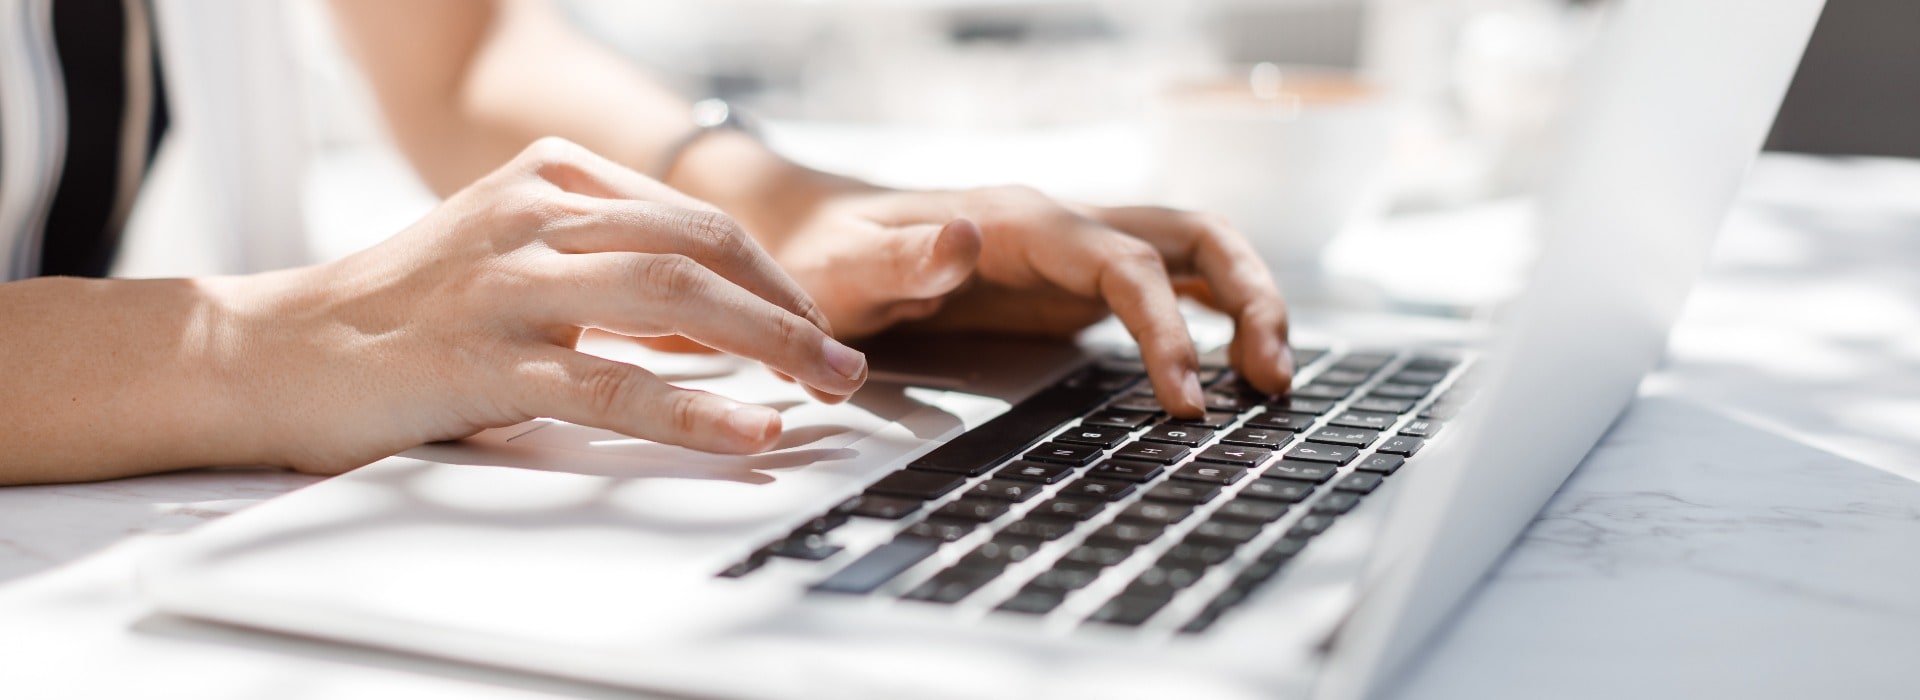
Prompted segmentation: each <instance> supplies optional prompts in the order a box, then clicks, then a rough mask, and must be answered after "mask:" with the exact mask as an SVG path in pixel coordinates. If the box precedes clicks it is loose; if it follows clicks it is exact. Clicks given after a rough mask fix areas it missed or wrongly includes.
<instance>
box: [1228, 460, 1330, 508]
mask: <svg viewBox="0 0 1920 700" xmlns="http://www.w3.org/2000/svg"><path fill="white" fill-rule="evenodd" d="M1312 466H1314V467H1320V466H1321V465H1318V464H1315V465H1312ZM1328 471H1329V472H1331V470H1328ZM1269 473H1271V472H1269ZM1323 478H1324V477H1323ZM1312 493H1313V484H1311V483H1308V482H1305V481H1294V480H1292V479H1254V480H1253V483H1251V484H1247V487H1246V488H1244V489H1240V498H1241V499H1248V498H1257V499H1260V500H1263V501H1278V502H1280V503H1299V502H1301V501H1304V500H1306V498H1307V496H1308V495H1310V494H1312Z"/></svg>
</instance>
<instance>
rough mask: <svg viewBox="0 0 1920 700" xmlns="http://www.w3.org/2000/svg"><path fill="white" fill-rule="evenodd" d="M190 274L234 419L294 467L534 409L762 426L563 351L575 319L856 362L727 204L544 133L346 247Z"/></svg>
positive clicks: (847, 378)
mask: <svg viewBox="0 0 1920 700" xmlns="http://www.w3.org/2000/svg"><path fill="white" fill-rule="evenodd" d="M207 284H208V286H209V288H210V289H211V291H213V292H214V294H215V299H216V301H217V303H216V305H215V306H216V309H217V310H216V311H215V312H214V313H213V316H214V318H215V319H217V320H216V322H215V323H214V324H212V326H211V327H212V328H213V329H215V330H214V332H213V336H214V338H213V340H214V343H213V344H214V345H215V346H216V347H217V348H219V353H218V354H219V357H220V361H222V362H223V363H224V366H225V367H228V368H229V371H228V376H229V377H231V378H232V382H231V384H232V385H234V386H237V387H238V389H236V390H235V392H233V393H232V394H231V395H230V396H228V397H227V398H228V400H229V403H230V404H231V405H232V406H234V407H236V408H238V409H239V410H240V414H241V415H242V416H243V417H244V418H245V419H246V420H247V421H250V423H251V425H250V426H249V427H250V429H249V430H247V431H246V439H250V440H256V441H257V443H256V444H255V445H253V448H254V449H253V452H254V453H255V454H257V455H259V456H260V458H261V461H265V462H270V463H278V464H286V465H289V466H293V467H296V468H299V469H301V470H303V471H313V472H322V473H333V472H338V471H342V470H345V469H350V468H353V467H356V466H359V465H361V464H365V463H368V462H371V461H373V460H376V459H379V458H381V457H384V456H387V455H390V454H393V453H395V452H398V451H400V450H404V449H406V448H408V447H412V446H414V445H418V444H421V443H425V442H430V441H435V440H446V439H453V438H458V437H463V436H466V435H470V434H473V433H475V432H478V431H480V430H484V429H487V428H492V427H498V426H504V425H511V424H514V423H518V422H521V421H524V420H528V419H530V418H534V417H540V416H547V417H553V418H558V419H561V420H566V421H570V422H574V423H579V424H582V425H588V426H594V427H600V428H607V429H610V430H614V431H617V432H620V433H623V434H626V435H631V436H634V437H639V438H646V439H650V440H656V441H659V442H665V443H671V444H677V445H684V446H687V447H691V448H695V449H701V450H707V451H713V452H732V453H747V452H757V451H760V450H764V449H767V448H768V447H770V446H771V445H772V444H773V442H774V439H775V438H776V437H777V436H778V435H779V433H780V416H779V414H778V413H777V412H775V411H774V410H772V409H769V408H766V407H762V406H754V405H746V404H741V403H738V402H735V401H732V400H729V399H726V398H722V397H720V396H717V395H714V394H709V393H705V392H700V391H693V390H688V389H682V388H678V387H674V386H671V385H669V384H667V383H665V382H664V381H662V380H661V379H660V378H658V377H656V376H654V375H653V374H652V373H649V372H647V371H646V370H644V369H641V368H639V367H635V366H632V365H628V364H623V363H619V362H613V361H610V360H605V359H601V358H597V357H593V356H589V355H586V354H584V353H581V352H578V351H576V350H575V349H574V345H575V343H576V342H577V341H578V340H579V337H580V334H581V333H582V332H583V330H584V329H587V328H599V329H604V330H607V331H611V332H613V333H618V334H622V335H628V336H641V337H648V336H663V335H681V336H685V337H687V338H690V339H692V340H695V341H698V342H700V343H702V344H705V345H707V346H710V347H712V348H715V349H718V350H721V351H724V352H728V353H732V354H735V355H739V356H742V357H746V358H750V359H754V360H758V361H760V362H763V363H765V364H766V365H767V366H768V367H769V368H771V369H773V370H775V371H777V372H780V373H782V374H785V375H788V376H791V377H793V378H795V379H796V380H797V381H799V382H801V383H802V384H803V385H805V386H806V387H807V388H808V389H809V390H810V391H811V392H812V393H814V394H815V395H816V396H820V397H822V398H824V399H827V400H838V399H840V398H844V397H846V396H847V395H850V394H852V393H853V392H854V390H856V389H858V388H859V387H860V385H861V384H862V383H863V382H864V381H865V380H866V376H867V364H866V358H865V356H864V355H862V354H860V353H859V352H858V351H855V350H853V349H851V348H848V347H847V346H845V345H842V344H840V343H839V342H838V341H836V340H834V339H833V336H832V332H831V329H830V328H829V327H828V325H827V320H826V317H825V316H824V315H823V314H822V313H821V312H820V311H819V310H818V309H817V308H816V307H815V305H814V303H813V301H812V299H810V298H809V297H808V296H807V294H806V293H805V292H804V291H802V290H801V288H800V286H799V285H798V284H796V283H795V282H794V281H793V280H792V279H791V278H789V277H788V276H787V274H786V273H785V272H783V271H782V270H781V268H780V267H779V265H777V264H776V263H775V262H774V261H773V259H772V258H771V257H769V256H768V255H767V253H766V252H765V251H763V250H762V249H761V248H760V247H759V245H758V244H757V243H755V242H754V240H753V238H752V237H750V236H748V235H747V234H746V233H745V232H743V231H742V230H741V229H740V227H739V226H737V225H735V224H734V222H733V221H732V220H731V219H729V218H728V217H727V216H725V215H724V214H721V213H720V212H719V210H717V209H715V208H713V207H711V206H708V205H706V204H704V203H702V202H699V201H697V200H694V199H692V198H690V197H687V196H686V195H683V194H680V193H679V192H676V191H674V190H673V189H671V188H669V187H667V186H665V185H663V184H660V183H659V182H656V181H654V180H652V179H649V178H647V177H645V176H643V175H640V174H638V173H635V172H633V171H631V170H628V169H626V168H624V167H622V166H619V165H617V164H615V163H613V162H611V161H608V160H606V159H604V158H601V157H599V156H597V155H594V154H592V153H589V152H588V151H586V150H585V149H583V148H581V147H579V146H576V145H574V144H572V143H570V142H567V141H563V140H560V139H544V140H541V141H539V142H537V143H535V144H533V145H532V146H530V147H529V148H527V149H526V150H525V151H523V152H522V153H521V154H520V155H519V156H518V157H517V158H515V159H514V160H513V161H512V162H510V163H508V164H507V165H506V166H504V167H502V168H500V169H499V170H497V171H495V172H493V173H492V174H490V175H488V176H487V177H485V178H483V179H481V180H480V181H478V182H476V183H474V184H473V185H472V186H469V187H468V188H466V189H465V190H463V191H461V192H459V193H457V194H456V195H454V196H453V197H451V198H449V199H448V200H447V201H446V202H445V203H443V204H441V205H440V206H439V207H438V208H436V209H435V210H434V211H433V212H432V213H430V214H428V215H427V216H426V217H425V218H424V219H422V220H421V221H419V222H418V223H416V224H414V225H413V226H411V227H409V228H408V229H407V230H405V231H403V232H401V233H400V234H398V235H396V236H394V237H393V238H391V239H389V240H387V241H386V242H384V243H382V244H380V245H378V246H375V247H373V248H370V249H368V250H366V251H362V252H360V253H358V254H355V255H353V256H350V257H348V258H345V259H342V260H339V261H337V262H333V263H329V264H326V265H321V266H316V267H310V268H302V269H298V270H289V271H285V272H278V273H269V274H266V275H256V276H251V277H238V278H226V279H221V280H217V281H209V282H208V283H207Z"/></svg>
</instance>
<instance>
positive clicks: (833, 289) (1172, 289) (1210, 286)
mask: <svg viewBox="0 0 1920 700" xmlns="http://www.w3.org/2000/svg"><path fill="white" fill-rule="evenodd" d="M766 238H767V240H768V242H769V243H768V247H769V248H770V249H771V250H772V252H773V254H774V257H775V258H777V259H778V260H779V261H780V263H781V265H783V266H784V267H785V268H786V269H787V271H788V272H789V273H791V274H792V275H793V277H794V279H796V280H798V281H799V282H800V284H801V286H803V287H805V288H806V289H807V291H808V292H809V293H811V294H812V295H813V298H814V299H815V300H816V301H818V302H819V304H820V308H821V309H822V310H823V311H824V312H825V313H826V315H827V317H828V318H829V319H830V320H831V321H832V322H833V325H834V328H835V329H836V330H837V331H838V332H839V333H840V334H841V335H842V337H860V336H865V335H869V334H872V333H876V332H879V331H881V330H883V329H885V328H888V327H890V326H893V325H895V324H902V323H911V324H913V325H915V326H924V327H931V328H940V329H954V330H995V331H1008V332H1019V333H1036V334H1053V335H1059V334H1070V333H1072V332H1075V331H1078V330H1080V329H1081V328H1084V327H1086V326H1087V325H1089V324H1091V323H1093V322H1095V321H1098V320H1100V319H1101V318H1103V317H1105V315H1106V314H1107V313H1108V311H1109V310H1111V311H1112V312H1113V313H1114V314H1115V315H1117V316H1118V317H1119V318H1120V321H1121V322H1122V323H1123V324H1125V325H1126V327H1127V330H1128V331H1129V332H1131V333H1132V334H1133V336H1134V338H1136V339H1138V340H1139V342H1140V349H1141V357H1142V359H1143V361H1144V362H1145V364H1146V367H1147V370H1148V373H1149V375H1150V377H1151V379H1152V383H1153V387H1154V392H1155V394H1156V395H1158V396H1159V398H1160V402H1161V404H1162V405H1164V406H1166V407H1167V409H1168V410H1169V411H1172V412H1174V413H1176V414H1181V415H1196V414H1198V413H1200V412H1201V411H1202V406H1203V399H1202V396H1201V389H1200V384H1199V380H1198V375H1197V370H1198V364H1199V360H1198V357H1197V355H1196V353H1195V349H1194V346H1193V341H1192V338H1191V337H1189V336H1188V334H1187V327H1186V322H1185V320H1184V319H1183V318H1182V316H1181V314H1180V311H1179V309H1178V307H1177V292H1176V286H1178V288H1180V289H1184V290H1189V291H1192V292H1194V293H1196V294H1197V295H1199V296H1201V297H1202V298H1203V299H1205V300H1206V301H1207V302H1208V303H1210V304H1213V305H1215V306H1217V307H1218V308H1220V309H1222V310H1223V311H1225V312H1226V313H1228V314H1230V315H1232V316H1233V318H1234V321H1235V333H1234V338H1233V342H1232V344H1231V345H1230V346H1229V348H1228V352H1229V357H1230V359H1231V361H1232V363H1233V366H1234V368H1235V369H1237V370H1238V371H1239V372H1240V373H1241V375H1242V376H1244V377H1246V379H1247V380H1248V381H1249V382H1251V383H1252V384H1253V385H1254V386H1255V387H1256V388H1259V389H1260V390H1262V391H1266V392H1268V393H1275V394H1277V393H1283V392H1285V391H1286V390H1287V388H1288V386H1289V385H1290V383H1291V382H1292V373H1293V357H1292V351H1291V350H1289V349H1288V347H1287V312H1286V305H1285V304H1284V303H1283V302H1282V301H1281V299H1280V292H1279V290H1278V289H1276V288H1275V287H1274V284H1273V281H1272V278H1271V276H1270V275H1269V273H1268V272H1267V268H1266V266H1265V264H1263V263H1262V262H1261V261H1260V258H1259V256H1258V255H1256V254H1255V253H1254V252H1253V250H1252V249H1251V247H1250V246H1248V244H1247V242H1246V240H1245V239H1243V238H1242V237H1241V236H1240V235H1239V234H1238V233H1237V232H1235V231H1234V230H1233V229H1232V228H1231V227H1229V226H1228V225H1227V224H1225V223H1224V222H1222V221H1220V220H1219V219H1217V218H1214V217H1209V216H1205V215H1200V214H1193V213H1189V212H1182V211H1176V210H1172V209H1163V208H1157V207H1123V208H1096V207H1080V206H1070V205H1064V204H1061V203H1059V202H1056V201H1054V200H1053V199H1050V198H1048V197H1047V196H1045V195H1043V194H1040V193H1038V192H1036V191H1033V190H1031V189H1026V188H993V189H982V190H971V191H964V192H895V191H879V190H865V191H849V192H846V193H843V194H839V195H836V196H834V197H831V198H828V199H826V200H825V201H823V202H822V203H820V204H819V205H818V206H816V207H815V208H814V209H813V210H812V212H811V213H810V214H809V215H808V216H806V217H805V218H804V219H803V220H801V221H800V222H799V223H797V224H795V225H793V226H791V227H789V228H787V229H786V230H784V231H781V232H778V233H775V234H772V235H767V236H766Z"/></svg>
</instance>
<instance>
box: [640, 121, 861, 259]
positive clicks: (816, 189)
mask: <svg viewBox="0 0 1920 700" xmlns="http://www.w3.org/2000/svg"><path fill="white" fill-rule="evenodd" d="M666 184H668V185H669V186H671V187H673V188H675V189H678V190H680V191H682V192H685V193H687V194H689V195H692V196H694V197H696V198H699V199H701V200H703V201H706V202H708V203H710V204H712V205H714V206H716V207H719V208H720V210H721V211H724V212H726V213H727V215H729V216H732V217H733V218H734V220H735V221H738V222H739V223H740V225H741V226H742V227H744V228H745V229H746V230H747V231H748V232H750V233H752V234H753V235H754V237H755V238H758V239H759V240H760V241H761V243H762V244H764V245H767V246H768V247H775V246H777V245H779V243H780V242H781V241H783V240H785V239H786V237H787V235H788V234H790V233H791V232H792V231H793V229H794V228H795V227H796V226H798V225H799V224H800V222H802V221H805V220H806V219H807V218H808V217H810V216H812V215H813V213H814V212H815V211H816V210H818V209H819V208H820V206H821V205H823V204H824V203H826V202H828V201H830V200H832V199H833V198H835V197H838V196H843V195H848V194H857V193H863V192H874V191H879V190H881V189H882V188H880V187H877V186H875V185H872V184H869V183H866V182H862V181H860V180H856V179H853V178H850V177H844V176H840V175H834V174H832V173H827V172H823V171H819V170H814V169H812V168H809V167H806V166H804V165H801V164H799V163H795V162H793V161H790V160H787V159H786V158H783V157H781V156H780V155H779V154H778V153H775V152H773V150H772V149H770V148H768V147H767V145H766V144H765V143H762V142H761V141H760V140H759V139H757V138H754V137H753V136H750V135H748V134H745V133H742V132H738V131H731V130H719V131H714V132H712V133H709V134H706V135H704V136H702V137H700V138H699V139H698V140H696V141H694V142H693V143H691V144H689V145H688V146H687V147H686V148H685V149H684V150H683V151H682V153H681V155H680V158H679V160H678V162H677V163H676V164H675V165H674V167H673V169H672V172H671V173H670V174H669V176H668V179H667V183H666Z"/></svg>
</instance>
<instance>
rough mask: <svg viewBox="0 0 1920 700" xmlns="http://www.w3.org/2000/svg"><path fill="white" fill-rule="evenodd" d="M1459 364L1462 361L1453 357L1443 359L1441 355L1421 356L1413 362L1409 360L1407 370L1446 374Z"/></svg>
mask: <svg viewBox="0 0 1920 700" xmlns="http://www.w3.org/2000/svg"><path fill="white" fill-rule="evenodd" d="M1458 364H1460V361H1459V360H1456V359H1453V358H1451V357H1441V356H1439V355H1421V356H1418V357H1415V358H1413V359H1411V360H1407V366H1406V369H1412V370H1427V371H1433V372H1446V371H1448V370H1451V369H1453V368H1454V366H1456V365H1458Z"/></svg>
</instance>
